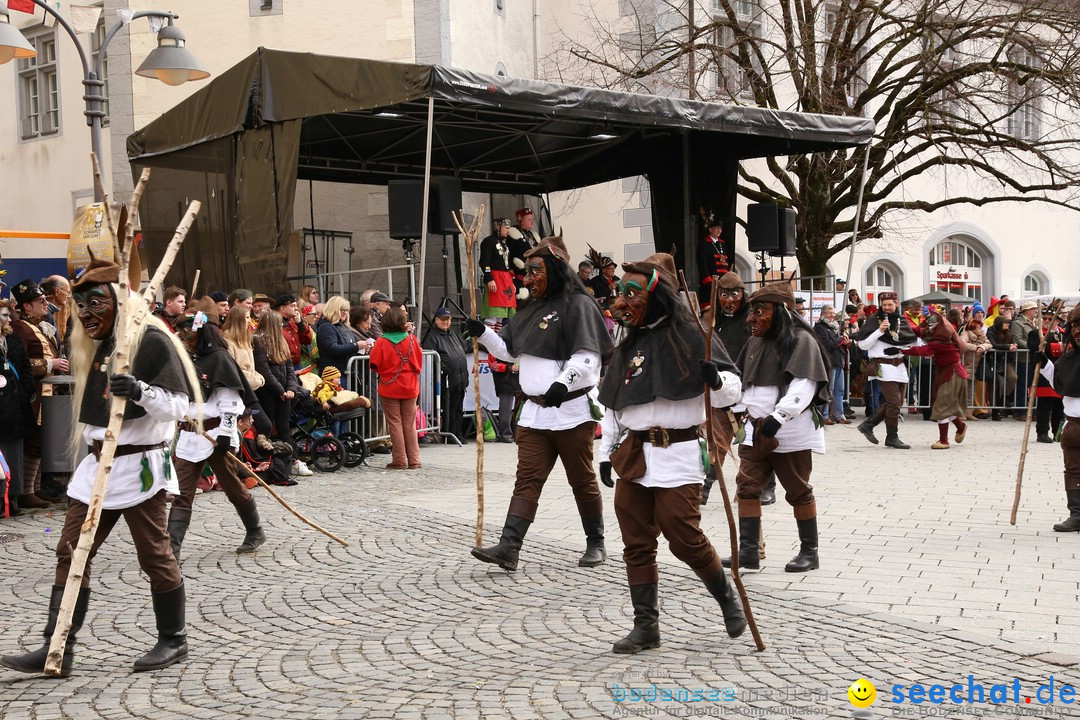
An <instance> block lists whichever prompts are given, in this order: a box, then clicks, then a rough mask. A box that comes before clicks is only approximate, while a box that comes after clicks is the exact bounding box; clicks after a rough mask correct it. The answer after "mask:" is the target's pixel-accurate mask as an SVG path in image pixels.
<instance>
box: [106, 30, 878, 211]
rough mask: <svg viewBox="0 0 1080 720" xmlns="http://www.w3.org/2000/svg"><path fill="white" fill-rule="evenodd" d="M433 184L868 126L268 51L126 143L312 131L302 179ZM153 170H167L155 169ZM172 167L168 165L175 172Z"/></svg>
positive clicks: (517, 188) (823, 137)
mask: <svg viewBox="0 0 1080 720" xmlns="http://www.w3.org/2000/svg"><path fill="white" fill-rule="evenodd" d="M429 97H430V98H434V120H435V122H434V126H435V130H434V137H433V152H432V175H434V176H440V175H449V176H457V177H460V178H461V179H462V183H463V186H464V188H465V189H466V190H473V191H491V192H503V193H507V192H509V193H534V194H535V193H542V192H549V191H553V190H566V189H571V188H576V187H583V186H586V185H592V184H596V183H599V182H604V181H607V180H613V179H618V178H621V177H629V176H634V175H642V174H645V173H646V170H647V167H645V166H643V164H644V163H647V162H648V161H649V158H650V157H653V158H654V159H655V155H656V154H657V153H658V152H660V153H664V154H665V155H667V156H668V157H669V158H670V151H669V145H668V143H664V142H662V140H663V139H664V138H666V137H669V136H670V135H672V134H682V133H688V134H689V135H691V136H693V137H692V139H693V147H694V152H695V154H699V153H714V154H715V155H716V156H722V157H724V158H731V159H736V160H739V159H746V158H754V157H764V156H772V155H788V154H796V153H806V152H816V151H820V150H835V149H840V148H845V147H851V146H853V145H857V144H861V143H865V142H866V141H867V140H869V138H870V137H871V135H872V134H873V131H874V123H873V121H872V120H870V119H866V118H849V117H839V116H832V115H813V114H805V113H793V112H778V111H773V110H767V109H761V108H748V107H740V106H734V105H721V104H717V103H708V102H700V101H690V100H681V99H674V98H665V97H658V96H653V95H640V94H634V93H624V92H613V91H609V90H599V89H595V88H584V87H574V86H570V85H557V84H552V83H547V82H540V81H535V80H522V79H518V78H500V77H493V76H489V75H481V74H477V73H472V72H468V71H464V70H458V69H453V68H446V67H439V66H435V65H410V64H404V63H395V62H384V61H378V60H366V59H358V58H347V57H331V56H321V55H313V54H308V53H296V52H285V51H280V50H268V49H264V48H260V49H259V50H258V51H257V52H255V53H254V54H252V55H250V56H249V57H247V58H245V59H244V60H243V61H241V62H240V63H238V64H237V65H235V66H234V67H232V68H230V69H229V70H227V71H226V72H224V73H222V74H221V75H220V76H218V77H217V78H215V79H214V80H213V81H212V82H210V84H209V85H207V86H206V87H204V88H202V89H201V90H200V91H198V92H197V93H195V94H194V95H192V96H190V97H189V98H187V99H186V100H184V101H182V102H181V103H179V104H178V105H177V106H176V107H174V108H173V109H171V110H169V111H167V112H166V113H164V114H163V115H162V116H161V117H159V118H158V119H156V120H154V121H153V122H151V123H150V124H148V125H147V126H146V127H144V128H143V129H142V130H140V131H138V132H136V133H135V134H133V135H131V136H130V137H129V138H128V143H127V149H128V156H129V158H130V159H131V160H132V162H133V163H138V162H139V161H142V164H148V165H162V164H166V165H167V164H168V161H167V160H166V159H165V158H162V157H161V156H163V155H167V154H169V153H173V152H175V151H178V150H182V149H185V148H192V147H194V146H196V145H199V144H202V143H205V142H208V141H212V140H215V139H219V138H223V137H226V136H229V135H233V134H237V133H242V132H243V131H245V130H248V129H253V128H258V127H260V126H263V125H266V124H269V123H282V122H287V121H290V120H301V121H302V127H301V132H300V147H299V163H298V168H297V177H298V178H299V179H313V180H326V181H333V182H353V183H366V184H376V185H378V184H385V183H386V182H387V181H388V180H390V179H393V178H394V177H409V176H412V177H415V176H420V175H423V168H424V154H425V146H426V131H427V114H428V98H429ZM151 158H158V161H157V162H155V161H153V160H151ZM163 161H164V162H163Z"/></svg>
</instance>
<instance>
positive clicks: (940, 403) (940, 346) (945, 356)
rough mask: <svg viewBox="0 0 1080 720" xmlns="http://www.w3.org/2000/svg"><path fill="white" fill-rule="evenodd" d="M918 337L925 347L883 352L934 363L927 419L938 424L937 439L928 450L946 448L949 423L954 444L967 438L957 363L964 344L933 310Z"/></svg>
mask: <svg viewBox="0 0 1080 720" xmlns="http://www.w3.org/2000/svg"><path fill="white" fill-rule="evenodd" d="M921 332H922V336H923V338H924V339H925V340H926V343H925V344H922V345H914V346H912V347H909V348H898V347H887V348H885V350H884V352H885V354H886V355H888V356H890V357H895V356H897V355H899V354H900V353H903V354H904V355H921V356H923V357H931V358H933V360H934V372H935V374H934V387H933V390H932V396H933V402H932V405H931V408H930V419H931V420H933V421H934V422H936V423H937V424H938V436H939V437H938V440H937V442H935V443H934V444H932V445H931V446H930V447H931V448H933V449H934V450H948V449H949V423H953V424H955V425H956V438H955V439H956V443H957V444H958V445H959V444H960V443H962V442H964V437H965V436H966V435H967V424H966V423H965V422H964V418H965V416H966V415H967V392H968V384H967V380H968V373H967V370H965V369H964V363H963V362H961V358H962V357H963V354H964V351H966V350H967V348H968V346H967V343H966V342H964V341H963V340H962V339H961V338H960V335H959V334H957V332H956V328H955V327H953V324H952V323H950V322H949V321H948V320H946V319H945V318H944V317H942V316H941V314H940V313H939V312H937V311H936V310H935V311H934V312H932V313H930V314H929V315H927V316H926V319H925V320H923V322H922V328H921Z"/></svg>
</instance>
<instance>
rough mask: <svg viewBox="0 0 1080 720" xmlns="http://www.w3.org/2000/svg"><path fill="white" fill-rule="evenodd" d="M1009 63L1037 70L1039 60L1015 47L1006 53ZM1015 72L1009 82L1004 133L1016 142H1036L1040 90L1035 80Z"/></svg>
mask: <svg viewBox="0 0 1080 720" xmlns="http://www.w3.org/2000/svg"><path fill="white" fill-rule="evenodd" d="M1008 58H1009V62H1011V63H1015V64H1016V65H1020V66H1023V67H1027V68H1032V69H1034V68H1037V67H1038V66H1039V60H1038V58H1037V57H1035V55H1034V54H1033V53H1032V52H1031V51H1030V50H1028V49H1027V48H1025V47H1023V46H1020V45H1016V46H1014V47H1013V48H1012V49H1011V50H1009V53H1008ZM1020 78H1021V73H1020V72H1019V71H1017V72H1016V75H1015V76H1014V79H1013V80H1010V81H1009V87H1008V100H1007V102H1008V103H1009V109H1010V110H1011V112H1010V113H1009V116H1008V119H1007V120H1006V128H1005V130H1006V132H1007V133H1008V134H1009V135H1011V136H1013V137H1014V138H1016V139H1017V140H1038V139H1039V138H1040V137H1041V136H1042V113H1041V112H1040V107H1039V93H1040V88H1039V84H1038V82H1037V81H1036V80H1034V79H1032V78H1029V77H1027V76H1023V81H1021V79H1020Z"/></svg>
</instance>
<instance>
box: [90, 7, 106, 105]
mask: <svg viewBox="0 0 1080 720" xmlns="http://www.w3.org/2000/svg"><path fill="white" fill-rule="evenodd" d="M104 44H105V20H104V18H103V19H102V20H101V21H100V22H99V23H98V25H97V28H95V29H94V37H93V39H92V40H91V47H92V48H93V53H94V56H93V58H92V59H91V67H97V61H98V56H99V55H100V54H101V46H102V45H104ZM98 79H99V80H101V81H103V82H104V83H105V85H103V86H102V88H101V94H102V95H103V96H104V97H105V99H104V100H103V101H102V102H101V111H102V112H103V113H105V117H103V118H101V124H102V125H108V124H109V56H108V55H106V56H105V58H104V59H103V60H102V61H101V77H100V78H98Z"/></svg>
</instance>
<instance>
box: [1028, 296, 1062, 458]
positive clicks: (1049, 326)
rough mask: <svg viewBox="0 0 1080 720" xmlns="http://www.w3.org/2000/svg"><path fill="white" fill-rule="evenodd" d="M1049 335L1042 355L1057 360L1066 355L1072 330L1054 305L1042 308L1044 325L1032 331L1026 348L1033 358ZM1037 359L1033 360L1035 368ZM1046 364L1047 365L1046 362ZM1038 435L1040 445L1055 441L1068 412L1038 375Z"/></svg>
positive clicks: (1036, 425) (1036, 418) (1043, 379)
mask: <svg viewBox="0 0 1080 720" xmlns="http://www.w3.org/2000/svg"><path fill="white" fill-rule="evenodd" d="M1044 332H1045V333H1046V345H1045V347H1044V348H1043V354H1044V355H1046V359H1048V360H1057V359H1058V358H1060V357H1061V354H1062V353H1063V352H1065V347H1066V346H1067V344H1068V343H1067V338H1068V336H1069V329H1068V328H1067V327H1063V325H1062V323H1061V322H1059V320H1058V318H1057V316H1056V315H1055V314H1054V308H1053V307H1052V306H1049V305H1048V306H1046V307H1044V308H1043V309H1042V325H1041V326H1040V327H1037V328H1035V329H1033V330H1032V331H1031V333H1030V334H1029V335H1028V341H1027V346H1028V349H1029V350H1030V351H1031V353H1032V354H1033V355H1034V354H1035V353H1037V352H1038V351H1039V344H1040V343H1041V342H1042V333H1044ZM1036 361H1037V358H1032V359H1031V363H1032V367H1034V365H1035V362H1036ZM1044 364H1045V363H1044ZM1035 398H1036V400H1035V433H1036V440H1037V441H1038V442H1041V443H1052V442H1054V435H1055V434H1056V433H1057V430H1058V428H1060V427H1061V423H1062V421H1063V420H1064V419H1065V409H1064V407H1063V405H1062V402H1061V396H1060V395H1058V394H1057V392H1055V391H1054V388H1053V387H1051V385H1050V382H1049V381H1048V380H1047V379H1046V378H1045V377H1043V376H1042V373H1039V383H1038V385H1037V386H1036V388H1035Z"/></svg>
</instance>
